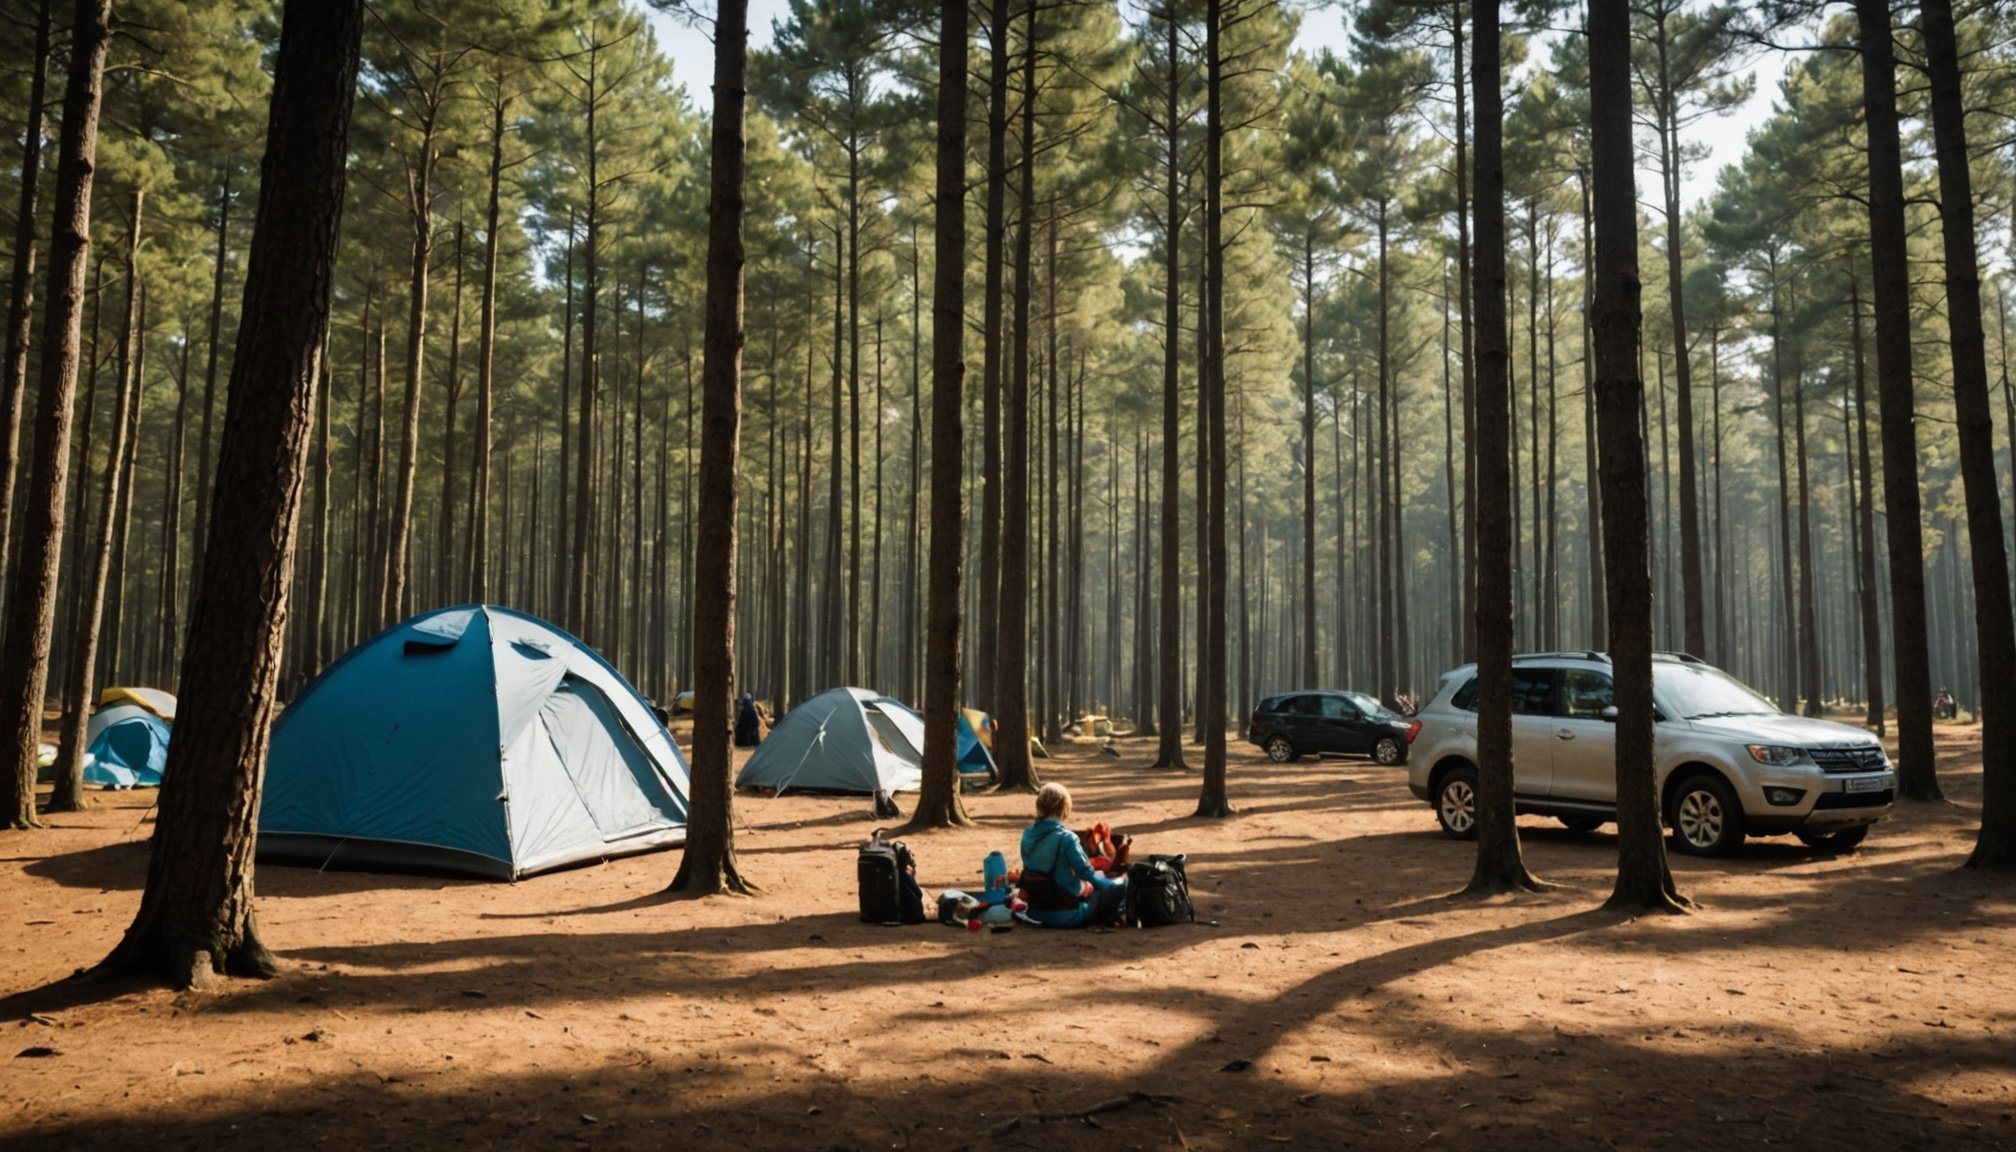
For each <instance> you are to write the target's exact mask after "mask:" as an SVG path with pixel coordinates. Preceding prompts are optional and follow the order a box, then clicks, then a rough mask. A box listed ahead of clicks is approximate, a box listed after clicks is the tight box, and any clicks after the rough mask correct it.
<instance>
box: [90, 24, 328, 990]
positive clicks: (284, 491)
mask: <svg viewBox="0 0 2016 1152" xmlns="http://www.w3.org/2000/svg"><path fill="white" fill-rule="evenodd" d="M363 21H364V5H363V3H362V0H324V2H322V3H315V4H306V3H300V2H298V0H297V2H296V3H291V4H288V5H287V6H286V9H285V12H284V15H283V17H282V24H281V30H280V48H279V52H278V55H277V57H276V59H275V62H274V76H273V99H272V110H271V113H270V115H269V118H268V121H267V130H266V158H265V161H264V163H263V165H262V169H261V178H260V184H259V207H258V211H257V215H256V217H255V220H254V225H253V239H252V247H251V252H250V255H249V258H248V261H247V267H246V279H245V303H244V306H243V308H242V310H241V313H240V315H241V320H240V323H239V327H238V351H237V355H236V356H235V357H234V358H233V361H232V365H231V387H230V394H229V399H228V401H227V407H226V410H225V418H224V419H225V424H224V437H223V444H224V447H223V452H222V454H221V456H220V457H219V459H218V465H217V501H216V519H215V521H214V522H213V523H212V525H211V526H210V531H209V537H208V540H207V541H206V544H205V547H206V549H207V550H209V551H210V553H211V555H210V557H209V559H208V562H207V563H205V565H204V568H203V572H204V576H203V584H202V586H201V587H200V588H198V589H197V590H196V597H195V603H194V608H193V611H192V613H191V618H190V629H189V651H188V655H187V657H186V659H185V660H184V661H183V675H182V678H181V681H180V684H179V696H180V698H181V700H182V701H183V705H182V708H181V711H180V713H179V714H178V715H177V717H176V722H175V741H174V743H173V744H172V745H171V746H170V749H169V753H168V767H167V771H166V775H165V778H164V780H163V784H162V789H161V799H160V812H161V815H160V822H159V823H158V824H157V825H156V826H155V830H154V840H153V852H152V857H151V860H150V862H149V864H148V869H147V886H146V889H145V890H144V891H143V892H142V894H141V897H140V909H139V912H138V913H137V914H136V915H135V916H134V919H133V924H132V926H131V927H130V928H128V929H127V930H126V936H125V938H124V939H123V940H121V941H120V943H119V946H118V947H117V948H115V949H114V950H113V952H112V954H111V955H110V956H109V957H107V958H106V960H105V961H104V962H103V963H102V964H100V965H99V968H98V971H99V972H101V973H105V974H116V973H119V972H128V971H139V972H147V973H151V974H153V975H156V976H159V977H161V978H164V979H166V980H168V981H169V982H171V983H173V984H176V985H189V984H195V983H200V982H204V981H206V980H207V979H208V978H209V976H210V975H211V974H213V973H231V974H236V975H248V976H266V975H271V974H272V973H273V971H274V968H275V963H274V960H273V957H272V955H271V954H270V953H268V952H267V951H266V948H265V946H264V945H263V944H262V943H261V942H260V939H259V932H258V926H257V922H256V920H255V918H254V915H253V907H252V897H253V888H252V859H253V846H254V840H255V833H256V824H257V819H258V812H259V790H260V784H261V779H262V777H263V775H264V772H265V763H266V748H267V739H268V736H269V735H270V732H271V727H272V721H273V706H274V696H275V688H276V686H277V685H276V682H277V680H278V676H279V670H280V648H281V636H282V631H281V628H282V625H283V623H284V622H285V620H286V619H287V599H288V587H289V583H290V581H289V575H290V573H291V570H292V566H293V553H294V540H295V519H296V517H295V512H296V509H297V506H298V505H299V503H300V497H301V484H302V475H303V473H304V472H305V471H306V458H307V447H308V416H309V403H310V399H311V397H310V392H311V390H312V389H313V388H314V386H315V374H316V367H317V363H318V360H319V357H320V356H321V355H322V353H323V348H322V338H323V336H324V334H325V333H326V331H327V325H328V315H329V297H330V290H331V284H332V281H333V279H334V267H335V260H336V246H337V244H336V238H337V231H338V225H339V223H340V220H341V217H342V211H343V181H344V160H345V153H346V151H347V145H348V140H349V133H350V106H351V98H352V96H353V94H354V93H355V91H356V87H357V56H358V42H359V39H360V36H361V33H362V30H363Z"/></svg>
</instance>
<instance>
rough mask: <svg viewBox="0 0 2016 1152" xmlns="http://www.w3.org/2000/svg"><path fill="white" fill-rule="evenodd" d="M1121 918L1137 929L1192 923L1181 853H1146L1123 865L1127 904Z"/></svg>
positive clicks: (1193, 913) (1193, 917) (1193, 910)
mask: <svg viewBox="0 0 2016 1152" xmlns="http://www.w3.org/2000/svg"><path fill="white" fill-rule="evenodd" d="M1121 918H1122V919H1124V920H1125V921H1126V922H1127V923H1128V924H1130V925H1133V926H1135V927H1137V928H1159V927H1161V926H1162V925H1164V924H1191V923H1195V922H1196V920H1197V909H1196V908H1194V907H1192V906H1191V904H1190V878H1189V876H1188V875H1187V874H1186V873H1185V872H1184V869H1183V856H1182V855H1180V854H1179V855H1175V856H1150V857H1148V858H1147V859H1146V860H1136V861H1135V862H1134V863H1132V864H1129V865H1128V866H1127V905H1126V908H1125V910H1124V911H1123V912H1122V914H1121Z"/></svg>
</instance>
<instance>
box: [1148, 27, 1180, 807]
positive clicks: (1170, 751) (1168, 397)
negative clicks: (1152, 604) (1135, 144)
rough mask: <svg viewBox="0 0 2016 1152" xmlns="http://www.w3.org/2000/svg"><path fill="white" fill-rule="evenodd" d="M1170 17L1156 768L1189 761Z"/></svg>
mask: <svg viewBox="0 0 2016 1152" xmlns="http://www.w3.org/2000/svg"><path fill="white" fill-rule="evenodd" d="M1164 14H1165V15H1166V17H1167V19H1168V32H1169V35H1168V40H1167V41H1166V42H1165V45H1164V48H1163V50H1164V51H1165V52H1166V53H1167V54H1168V57H1169V60H1168V63H1169V75H1168V77H1167V78H1166V80H1165V81H1164V87H1165V89H1166V91H1165V94H1164V98H1165V100H1166V107H1165V109H1164V115H1165V116H1166V120H1165V123H1164V127H1165V128H1166V129H1167V131H1168V136H1167V142H1166V143H1167V157H1166V159H1165V162H1164V165H1163V169H1162V180H1163V187H1162V194H1163V209H1162V210H1163V217H1162V227H1163V234H1162V245H1163V249H1164V252H1163V258H1164V262H1165V263H1166V264H1167V267H1166V268H1165V269H1164V274H1163V279H1162V514H1161V516H1160V521H1161V523H1160V524H1159V525H1158V528H1159V535H1160V537H1161V540H1160V543H1161V559H1160V562H1159V565H1158V566H1159V568H1160V569H1161V578H1162V585H1161V589H1160V592H1159V600H1158V602H1157V605H1156V607H1157V609H1158V612H1157V616H1158V620H1157V627H1158V629H1159V632H1158V636H1157V639H1156V641H1155V656H1156V674H1155V685H1156V702H1155V723H1156V728H1157V732H1158V734H1159V738H1158V741H1157V744H1156V749H1155V764H1154V766H1155V767H1157V768H1183V767H1186V765H1185V764H1184V763H1183V523H1182V506H1183V468H1182V461H1181V459H1179V454H1178V452H1177V446H1178V445H1179V444H1181V443H1182V442H1183V398H1182V381H1181V365H1182V357H1183V319H1182V308H1183V280H1182V269H1181V267H1180V265H1181V264H1182V258H1181V257H1182V219H1183V167H1182V138H1181V134H1180V133H1179V131H1178V125H1177V115H1178V112H1179V108H1178V103H1177V101H1178V97H1179V95H1180V92H1179V88H1178V81H1179V79H1180V77H1179V75H1178V66H1177V62H1178V60H1179V59H1180V57H1179V56H1178V55H1177V44H1178V31H1179V26H1180V22H1179V21H1178V19H1177V13H1176V7H1175V0H1168V7H1167V8H1166V9H1164Z"/></svg>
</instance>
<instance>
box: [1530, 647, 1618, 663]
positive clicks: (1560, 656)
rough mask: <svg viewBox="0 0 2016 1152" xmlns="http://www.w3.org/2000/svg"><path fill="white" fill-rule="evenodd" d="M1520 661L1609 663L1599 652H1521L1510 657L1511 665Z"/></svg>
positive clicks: (1608, 658) (1605, 656)
mask: <svg viewBox="0 0 2016 1152" xmlns="http://www.w3.org/2000/svg"><path fill="white" fill-rule="evenodd" d="M1521 660H1601V661H1603V662H1604V663H1606V664H1607V663H1609V661H1610V657H1609V656H1607V655H1605V654H1603V653H1601V652H1590V651H1586V650H1585V651H1581V652H1521V653H1519V654H1518V655H1516V656H1514V657H1512V662H1513V663H1515V664H1516V663H1518V662H1519V661H1521Z"/></svg>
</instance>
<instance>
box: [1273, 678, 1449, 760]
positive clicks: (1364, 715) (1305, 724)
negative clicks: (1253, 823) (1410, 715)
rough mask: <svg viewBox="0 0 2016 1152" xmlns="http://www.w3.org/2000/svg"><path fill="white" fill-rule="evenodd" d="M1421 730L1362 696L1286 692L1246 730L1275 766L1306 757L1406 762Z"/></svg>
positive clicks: (1340, 693)
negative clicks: (1344, 757)
mask: <svg viewBox="0 0 2016 1152" xmlns="http://www.w3.org/2000/svg"><path fill="white" fill-rule="evenodd" d="M1420 731H1421V725H1420V724H1419V723H1418V722H1415V721H1409V720H1402V719H1401V718H1400V717H1398V716H1395V715H1394V714H1392V713H1391V712H1388V711H1387V710H1386V709H1384V708H1382V707H1380V706H1379V703H1378V701H1376V700H1373V699H1372V698H1371V697H1369V696H1364V695H1361V694H1359V693H1357V692H1315V691H1311V692H1284V693H1282V694H1280V695H1278V696H1269V697H1267V698H1266V699H1265V700H1262V701H1260V706H1259V707H1258V708H1255V709H1254V710H1253V719H1252V721H1251V722H1250V723H1249V724H1247V726H1246V740H1247V742H1248V743H1252V744H1258V745H1259V746H1260V747H1262V748H1264V749H1266V750H1267V758H1268V759H1269V760H1272V761H1274V762H1275V763H1276V764H1286V763H1289V762H1290V761H1294V760H1300V759H1301V758H1302V757H1304V756H1370V757H1371V758H1372V759H1374V760H1377V761H1378V762H1379V763H1381V764H1405V763H1406V762H1407V746H1408V745H1410V744H1412V743H1413V742H1414V737H1415V735H1416V734H1417V733H1419V732H1420Z"/></svg>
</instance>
